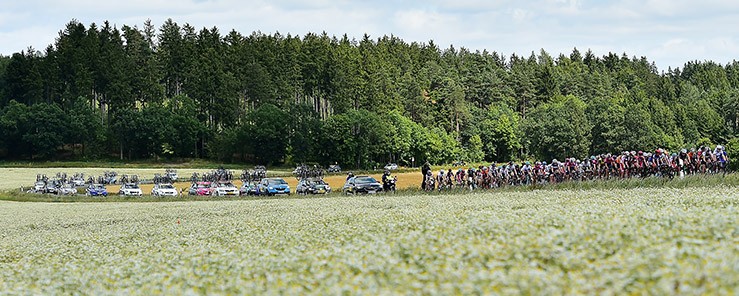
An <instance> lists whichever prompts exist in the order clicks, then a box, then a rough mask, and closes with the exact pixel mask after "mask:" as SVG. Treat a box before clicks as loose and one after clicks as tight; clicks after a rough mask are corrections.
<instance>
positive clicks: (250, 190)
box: [239, 182, 259, 195]
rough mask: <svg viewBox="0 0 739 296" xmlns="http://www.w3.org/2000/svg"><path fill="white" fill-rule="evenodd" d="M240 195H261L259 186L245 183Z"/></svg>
mask: <svg viewBox="0 0 739 296" xmlns="http://www.w3.org/2000/svg"><path fill="white" fill-rule="evenodd" d="M239 195H259V186H257V184H256V183H252V182H244V184H243V185H241V188H240V189H239Z"/></svg>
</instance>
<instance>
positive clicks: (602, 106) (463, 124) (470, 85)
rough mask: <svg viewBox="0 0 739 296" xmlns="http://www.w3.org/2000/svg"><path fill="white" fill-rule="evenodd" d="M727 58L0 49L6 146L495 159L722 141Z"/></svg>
mask: <svg viewBox="0 0 739 296" xmlns="http://www.w3.org/2000/svg"><path fill="white" fill-rule="evenodd" d="M738 111H739V63H737V61H732V62H730V63H728V64H726V65H721V64H719V63H715V62H712V61H689V62H687V63H686V64H685V65H684V66H683V67H682V68H676V69H667V70H666V71H661V72H660V71H658V69H657V67H656V66H655V65H654V63H653V62H650V61H649V60H648V59H647V58H646V57H640V58H637V57H630V56H628V55H626V54H616V53H609V54H607V55H604V56H596V55H594V54H593V53H592V52H591V51H590V50H588V51H586V52H585V53H581V52H580V51H579V50H578V49H573V51H572V52H571V53H569V54H559V55H558V56H552V55H550V54H549V53H547V52H546V51H544V50H540V51H539V52H538V53H534V52H532V53H531V54H530V55H528V56H519V55H516V54H511V55H510V56H504V55H503V54H501V53H498V52H488V51H475V52H472V51H469V50H467V49H465V48H455V47H453V46H450V47H449V48H444V49H442V48H440V47H438V46H437V45H436V44H435V43H434V42H433V41H429V42H426V43H418V42H411V43H408V42H405V41H403V40H401V39H400V38H398V37H395V36H382V37H379V38H376V39H373V38H371V37H370V36H368V35H364V36H362V38H361V39H359V40H357V39H353V38H349V37H348V36H347V35H343V36H340V37H337V36H329V35H328V34H327V33H325V32H324V33H321V34H314V33H308V34H306V35H305V36H293V35H289V34H288V35H286V36H285V35H282V34H280V33H274V34H264V33H261V32H253V33H251V34H250V35H242V34H241V33H239V32H237V31H235V30H232V31H230V32H228V33H226V34H222V33H221V32H220V31H219V29H218V28H215V27H214V28H203V29H200V30H196V29H195V28H194V27H192V26H190V25H189V24H184V25H179V24H177V23H176V22H174V21H173V20H171V19H170V20H167V21H166V22H165V23H164V24H162V25H161V27H159V28H158V29H157V28H155V27H154V26H153V25H152V23H151V22H150V21H147V22H145V23H144V24H143V25H142V26H141V27H138V26H128V25H124V26H122V27H121V28H117V27H115V26H112V25H111V24H110V23H108V22H105V23H103V24H102V25H101V26H98V25H96V24H94V23H93V24H90V25H88V26H85V25H83V24H81V23H79V22H78V21H76V20H72V21H71V22H69V23H68V24H67V25H66V26H65V27H64V28H63V29H62V30H61V31H60V32H59V36H58V37H57V38H56V40H55V42H54V43H53V44H50V45H49V46H48V47H46V48H45V49H44V50H37V49H34V48H28V49H27V50H25V51H22V52H19V53H15V54H13V55H11V56H7V57H6V56H0V155H2V156H3V158H5V159H68V158H85V159H100V158H110V157H118V158H122V159H142V158H160V157H165V158H212V159H217V160H220V161H233V162H251V163H264V164H270V163H299V162H318V163H322V164H328V163H339V164H342V165H345V166H349V167H371V166H374V165H376V164H379V163H383V162H387V161H395V162H399V163H401V164H410V163H411V160H415V161H416V163H418V162H421V161H426V160H428V161H430V162H432V163H449V162H452V161H455V160H466V161H472V162H477V161H498V162H501V161H508V160H514V159H523V158H541V159H551V158H560V159H562V158H564V157H587V156H588V155H593V154H600V153H607V152H617V151H622V150H645V151H646V150H653V149H655V148H656V147H665V148H668V149H678V148H682V147H689V146H695V145H702V144H712V143H726V142H728V141H729V140H732V139H734V138H735V137H736V136H737V134H739V116H737V114H739V112H738Z"/></svg>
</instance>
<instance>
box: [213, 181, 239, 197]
mask: <svg viewBox="0 0 739 296" xmlns="http://www.w3.org/2000/svg"><path fill="white" fill-rule="evenodd" d="M213 193H214V195H217V196H226V195H239V189H238V188H236V186H234V184H232V183H231V182H219V183H218V184H216V186H215V188H214V189H213Z"/></svg>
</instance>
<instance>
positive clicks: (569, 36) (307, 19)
mask: <svg viewBox="0 0 739 296" xmlns="http://www.w3.org/2000/svg"><path fill="white" fill-rule="evenodd" d="M0 7H2V10H0V54H2V55H6V56H7V55H11V54H12V53H15V52H20V51H21V50H25V49H27V48H28V47H29V46H33V47H34V48H35V49H41V50H42V49H44V48H46V47H47V46H48V45H49V44H52V43H54V40H55V38H56V37H57V36H58V35H59V31H60V30H61V29H63V28H64V26H65V25H66V24H67V23H68V22H69V21H71V20H72V19H76V20H78V21H80V22H81V23H83V24H84V25H85V26H88V25H89V24H91V23H96V24H101V23H103V22H104V21H106V20H108V21H110V23H111V24H113V25H116V26H117V27H119V28H120V27H122V26H123V25H129V26H134V25H136V26H138V27H139V28H140V27H142V25H143V23H144V21H146V20H147V19H150V20H151V21H152V23H153V24H154V26H155V27H157V28H159V27H160V26H161V25H162V24H163V23H164V21H165V20H166V19H168V18H171V19H172V20H174V21H175V22H177V23H178V24H180V25H182V24H185V23H189V24H191V25H193V26H194V27H196V28H198V29H200V28H203V27H208V28H211V27H214V26H215V27H218V29H219V30H220V31H221V32H222V33H223V34H226V33H227V32H229V31H231V30H232V29H235V30H236V31H239V32H241V33H242V34H243V35H249V34H251V32H253V31H261V32H262V33H268V34H270V33H274V32H280V33H281V34H283V35H287V34H288V33H290V34H292V35H296V34H297V35H301V36H304V35H305V34H306V33H308V32H316V33H320V32H323V31H325V32H326V33H328V34H329V35H336V36H341V35H343V34H347V35H348V36H349V37H350V38H356V39H361V38H362V36H363V35H364V34H365V33H366V34H369V35H370V36H371V37H373V38H378V37H381V36H383V35H395V36H397V37H399V38H401V39H403V40H405V41H406V42H413V41H416V42H428V41H429V40H433V41H434V43H435V44H437V45H438V46H439V47H441V48H448V47H449V46H450V45H453V46H454V47H455V48H460V47H464V48H467V49H470V50H473V51H474V50H485V49H486V50H488V51H489V52H493V51H496V52H498V53H501V54H503V55H505V56H510V55H511V54H514V53H515V54H518V55H525V56H528V55H530V54H531V52H535V53H537V54H538V53H539V52H540V50H541V49H544V50H545V51H547V52H548V53H549V54H550V55H552V56H555V57H556V56H558V55H559V54H560V53H564V54H567V55H569V53H571V52H572V50H573V48H577V49H578V50H580V52H583V53H584V52H585V51H587V50H588V49H590V50H592V51H593V53H595V54H596V55H598V56H602V55H605V54H608V53H609V52H614V53H618V54H619V55H620V54H622V53H626V54H627V55H629V56H637V57H641V56H646V57H647V58H648V59H649V60H650V61H654V62H655V64H656V65H657V67H658V69H659V70H660V71H666V70H667V67H672V68H676V67H682V66H683V65H684V64H685V63H686V62H688V61H693V60H699V61H704V60H712V61H714V62H717V63H720V64H726V63H729V62H731V61H733V60H735V59H739V57H738V55H739V40H738V38H739V1H735V0H702V1H693V0H620V1H619V0H604V1H594V0H532V1H526V0H521V1H515V0H488V1H483V0H452V1H441V0H426V1H411V0H397V1H391V0H377V1H369V0H357V1H350V0H335V1H329V0H272V1H267V0H264V1H262V0H253V1H252V0H243V1H242V0H181V1H178V0H125V1H119V0H23V1H16V0H0Z"/></svg>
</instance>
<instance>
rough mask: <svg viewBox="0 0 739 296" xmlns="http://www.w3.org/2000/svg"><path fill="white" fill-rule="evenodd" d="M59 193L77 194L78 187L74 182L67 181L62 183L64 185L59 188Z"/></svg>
mask: <svg viewBox="0 0 739 296" xmlns="http://www.w3.org/2000/svg"><path fill="white" fill-rule="evenodd" d="M57 194H59V195H77V187H76V186H74V184H71V183H67V184H64V185H62V187H60V188H59V191H57Z"/></svg>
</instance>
